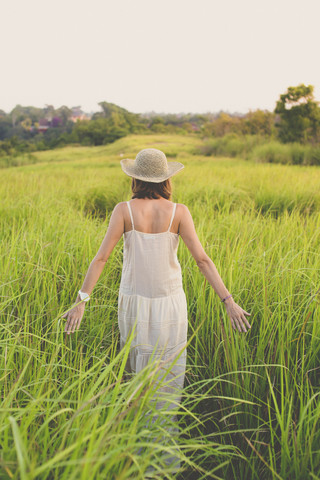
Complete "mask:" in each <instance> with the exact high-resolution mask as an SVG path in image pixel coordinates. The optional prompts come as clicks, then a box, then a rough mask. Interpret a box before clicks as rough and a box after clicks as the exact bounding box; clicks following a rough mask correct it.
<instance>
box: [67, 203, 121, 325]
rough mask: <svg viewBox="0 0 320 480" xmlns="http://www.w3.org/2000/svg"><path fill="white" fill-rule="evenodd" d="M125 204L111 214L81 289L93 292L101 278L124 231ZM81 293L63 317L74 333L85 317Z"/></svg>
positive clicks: (115, 208) (118, 206) (117, 207)
mask: <svg viewBox="0 0 320 480" xmlns="http://www.w3.org/2000/svg"><path fill="white" fill-rule="evenodd" d="M123 204H124V202H121V203H118V204H117V205H116V206H115V207H114V209H113V212H112V214H111V217H110V222H109V226H108V229H107V233H106V235H105V237H104V239H103V241H102V243H101V245H100V248H99V250H98V252H97V254H96V255H95V256H94V258H93V259H92V261H91V263H90V265H89V268H88V271H87V274H86V276H85V279H84V281H83V284H82V287H81V289H80V290H81V291H82V292H85V293H88V294H89V295H90V294H91V292H92V290H93V289H94V286H95V284H96V283H97V281H98V280H99V277H100V275H101V272H102V270H103V269H104V266H105V264H106V262H107V260H108V258H109V256H110V255H111V253H112V250H113V249H114V247H115V246H116V244H117V243H118V241H119V240H120V238H121V236H122V234H123V232H124V217H123V210H122V208H123ZM79 302H81V299H80V297H79V295H78V296H77V298H76V301H75V303H74V304H73V305H76V304H77V303H78V305H76V306H74V307H73V308H72V309H71V310H69V311H68V312H66V313H65V314H64V315H63V316H62V318H67V323H66V326H65V330H64V331H65V332H67V333H68V334H69V333H73V332H74V331H75V329H76V328H77V329H78V330H79V327H80V323H81V320H82V317H83V313H84V308H85V302H84V301H82V302H81V303H79Z"/></svg>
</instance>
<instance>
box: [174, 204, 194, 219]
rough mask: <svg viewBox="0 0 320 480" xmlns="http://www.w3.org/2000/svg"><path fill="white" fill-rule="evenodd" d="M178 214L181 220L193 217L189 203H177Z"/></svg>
mask: <svg viewBox="0 0 320 480" xmlns="http://www.w3.org/2000/svg"><path fill="white" fill-rule="evenodd" d="M176 208H177V209H176V214H177V216H178V217H179V220H180V221H181V220H185V219H187V218H190V217H191V213H190V210H189V208H188V207H187V205H185V204H184V203H177V207H176Z"/></svg>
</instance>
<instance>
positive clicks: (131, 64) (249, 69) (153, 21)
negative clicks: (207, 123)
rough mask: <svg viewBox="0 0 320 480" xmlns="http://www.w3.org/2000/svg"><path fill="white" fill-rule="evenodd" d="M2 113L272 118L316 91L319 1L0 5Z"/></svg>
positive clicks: (33, 1) (37, 0)
mask: <svg viewBox="0 0 320 480" xmlns="http://www.w3.org/2000/svg"><path fill="white" fill-rule="evenodd" d="M0 18H1V27H0V44H1V47H2V48H1V61H0V72H1V74H0V109H2V110H4V111H6V112H9V111H11V110H12V108H14V106H15V105H17V104H20V105H23V106H29V105H33V106H36V107H41V108H43V107H45V105H46V104H50V105H53V106H54V107H55V108H58V107H60V106H61V105H67V106H69V107H72V106H77V105H80V106H81V107H82V109H83V110H84V111H86V112H93V111H100V110H101V108H100V106H99V105H98V103H99V102H101V101H106V102H111V103H115V104H117V105H119V106H121V107H123V108H126V109H127V110H129V111H132V112H135V113H143V112H150V111H155V112H158V113H165V112H166V113H206V112H218V111H221V110H223V111H225V112H230V113H235V112H238V113H246V112H248V111H249V110H256V109H258V108H260V109H263V110H264V109H266V110H273V109H274V108H275V104H276V101H277V100H278V99H279V96H280V94H282V93H285V92H286V90H287V88H288V87H289V86H295V85H298V84H299V83H304V84H306V85H309V84H311V85H314V87H315V90H314V93H315V97H316V99H317V100H318V101H320V62H319V56H320V55H319V50H320V49H319V47H320V28H319V19H320V0H303V1H300V0H55V1H49V0H1V3H0Z"/></svg>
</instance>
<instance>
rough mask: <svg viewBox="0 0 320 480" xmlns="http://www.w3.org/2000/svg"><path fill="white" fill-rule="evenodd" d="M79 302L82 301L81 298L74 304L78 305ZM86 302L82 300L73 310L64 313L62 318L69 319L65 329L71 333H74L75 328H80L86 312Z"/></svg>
mask: <svg viewBox="0 0 320 480" xmlns="http://www.w3.org/2000/svg"><path fill="white" fill-rule="evenodd" d="M78 302H81V300H80V298H77V300H76V301H75V303H74V304H73V305H76V304H77V303H78ZM84 309H85V302H81V303H79V304H78V305H76V306H75V307H73V308H72V309H71V310H69V311H68V312H66V313H65V314H64V315H62V318H66V319H67V323H66V326H65V329H64V331H65V332H66V333H67V334H68V335H69V333H73V332H74V331H75V329H77V330H79V327H80V323H81V320H82V317H83V314H84Z"/></svg>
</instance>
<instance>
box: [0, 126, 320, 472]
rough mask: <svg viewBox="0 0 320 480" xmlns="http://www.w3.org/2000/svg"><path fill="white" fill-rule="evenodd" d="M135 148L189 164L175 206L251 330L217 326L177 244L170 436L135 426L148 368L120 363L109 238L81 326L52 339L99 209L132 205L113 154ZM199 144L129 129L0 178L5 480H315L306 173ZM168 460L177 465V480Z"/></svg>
mask: <svg viewBox="0 0 320 480" xmlns="http://www.w3.org/2000/svg"><path fill="white" fill-rule="evenodd" d="M147 147H154V148H159V149H161V150H163V151H164V152H165V153H166V154H167V158H168V160H169V161H170V160H176V161H181V162H182V163H184V164H185V169H184V170H183V171H182V172H181V173H179V174H178V175H176V176H174V177H173V179H172V183H173V201H174V202H178V203H184V204H186V205H187V206H188V207H189V210H190V212H191V214H192V216H193V219H194V223H195V227H196V231H197V233H198V236H199V239H200V241H201V242H202V245H203V246H204V248H205V250H206V252H207V253H208V255H209V256H210V258H211V259H212V260H213V262H214V263H215V265H216V267H217V269H218V271H219V273H220V275H221V277H222V279H223V281H224V283H225V285H226V286H227V288H228V289H229V291H230V292H231V293H232V294H233V297H234V300H235V301H236V302H237V303H238V304H239V305H240V306H241V307H242V308H244V309H245V310H246V311H247V312H250V313H251V317H248V318H249V322H250V324H251V326H252V327H251V329H250V330H249V331H248V332H247V333H239V332H238V331H234V330H233V329H232V328H231V324H230V320H229V318H228V316H227V314H226V310H225V307H224V306H223V304H221V302H220V300H219V297H218V296H217V294H216V293H215V291H214V290H213V289H212V287H211V286H210V285H209V284H208V282H207V281H206V279H205V278H204V277H203V276H202V274H201V273H200V271H199V269H198V267H197V265H196V262H195V261H194V259H193V258H192V256H191V254H190V253H189V251H188V249H187V248H186V246H185V245H184V243H183V241H182V239H180V243H179V249H178V258H179V261H180V264H181V268H182V274H183V284H184V289H185V292H186V297H187V303H188V318H189V330H188V339H189V342H188V346H187V364H188V368H187V372H186V380H185V389H184V395H183V398H182V402H181V405H180V406H177V414H178V415H179V426H180V432H181V433H180V436H174V435H170V434H169V433H168V429H166V428H164V427H163V422H170V418H169V416H168V415H167V414H166V409H163V411H160V412H159V420H158V421H157V422H156V423H154V424H153V425H151V426H149V428H146V426H145V418H146V415H147V414H148V413H149V414H150V412H151V414H152V412H153V409H154V403H153V401H152V400H153V399H154V398H155V397H156V398H157V388H158V387H157V385H158V382H157V380H159V378H160V377H158V375H159V371H160V369H159V364H158V362H157V361H156V360H155V362H154V363H152V364H150V366H148V368H146V369H145V371H143V372H140V373H139V374H137V375H136V376H132V377H130V378H128V376H126V374H125V371H124V366H125V362H126V359H127V356H128V352H129V348H130V339H129V341H128V343H127V344H126V347H125V348H124V349H123V350H121V351H120V349H119V331H118V325H117V300H118V299H117V294H118V288H119V283H120V276H121V268H122V246H123V241H122V240H121V241H120V242H119V243H118V244H117V246H116V247H115V249H114V251H113V252H112V254H111V256H110V258H109V260H108V262H107V264H106V266H105V269H104V271H103V272H102V274H101V276H100V278H99V281H98V282H97V284H96V286H95V288H94V290H93V292H92V295H91V300H90V302H88V305H86V309H85V314H84V317H83V319H82V323H81V327H80V329H79V331H77V332H76V333H75V334H73V335H69V336H66V335H65V334H64V332H63V330H64V323H65V320H63V319H61V315H62V314H63V313H64V312H65V311H66V310H67V309H69V308H70V307H71V305H72V304H73V302H74V300H75V298H76V295H77V291H78V290H79V288H80V287H81V285H82V282H83V279H84V276H85V274H86V272H87V269H88V267H89V264H90V262H91V260H92V259H93V257H94V256H95V254H96V252H97V250H98V248H99V246H100V244H101V242H102V240H103V238H104V235H105V233H106V229H107V226H108V220H109V218H110V215H111V212H112V209H113V208H114V206H115V205H116V204H117V203H118V202H120V201H124V200H129V199H130V185H131V182H130V179H129V177H127V176H126V175H125V174H124V173H123V172H122V170H121V168H120V159H121V158H126V157H129V158H134V157H135V155H136V154H137V152H138V151H139V150H140V149H142V148H147ZM200 151H201V140H199V138H197V137H195V136H193V135H190V136H178V135H144V136H142V135H140V136H137V135H136V136H128V137H125V138H122V139H120V140H118V141H116V142H115V143H112V144H110V145H106V146H99V147H74V146H73V147H65V148H61V149H57V150H52V151H43V152H35V153H34V154H33V155H34V157H35V158H36V163H32V164H28V165H21V166H15V167H12V168H3V169H2V170H1V180H2V181H1V186H0V189H1V206H0V212H1V215H0V232H1V298H0V304H1V335H0V343H1V348H0V352H1V356H0V362H1V404H0V445H1V453H0V478H1V479H2V478H4V479H22V480H31V479H41V480H44V479H48V480H53V479H59V480H64V479H68V480H73V479H77V480H80V479H81V480H84V479H86V480H87V479H90V480H91V479H106V480H109V479H121V480H125V479H143V478H145V472H146V469H147V468H148V466H150V465H152V466H153V467H154V471H153V474H152V475H153V478H159V479H160V478H161V479H163V478H179V479H180V478H181V479H186V480H188V479H211V478H212V479H228V480H229V479H230V480H233V479H237V480H240V479H241V480H242V479H243V480H248V479H253V480H269V479H272V480H274V479H279V480H285V479H290V480H293V479H299V480H305V479H312V480H317V479H320V423H319V420H320V402H319V395H320V386H319V385H320V342H319V340H320V322H319V313H320V306H319V299H320V277H319V273H320V168H319V166H310V165H308V166H307V165H306V166H302V165H285V164H273V163H259V162H254V161H253V160H245V159H241V158H227V157H217V156H213V155H212V156H205V155H201V154H200V153H199V152H200ZM168 368H170V364H169V365H168ZM141 447H143V451H142V453H141V452H139V449H140V448H141ZM164 452H166V453H167V454H168V455H177V456H178V457H179V458H180V460H181V471H180V473H179V474H178V475H174V474H172V473H171V472H170V468H169V467H168V466H167V465H166V462H165V455H164Z"/></svg>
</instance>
